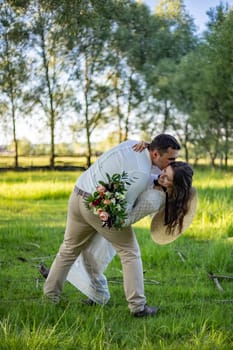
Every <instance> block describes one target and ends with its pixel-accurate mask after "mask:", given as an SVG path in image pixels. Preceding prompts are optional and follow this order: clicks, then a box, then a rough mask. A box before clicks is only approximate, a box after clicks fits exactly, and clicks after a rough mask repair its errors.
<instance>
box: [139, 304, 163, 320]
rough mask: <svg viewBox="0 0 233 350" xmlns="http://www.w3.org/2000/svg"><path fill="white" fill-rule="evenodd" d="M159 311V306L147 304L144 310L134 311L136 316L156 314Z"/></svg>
mask: <svg viewBox="0 0 233 350" xmlns="http://www.w3.org/2000/svg"><path fill="white" fill-rule="evenodd" d="M158 311H159V308H158V307H154V306H148V305H145V306H144V309H143V310H142V311H138V312H133V316H134V317H146V316H154V315H155V314H156V313H157V312H158Z"/></svg>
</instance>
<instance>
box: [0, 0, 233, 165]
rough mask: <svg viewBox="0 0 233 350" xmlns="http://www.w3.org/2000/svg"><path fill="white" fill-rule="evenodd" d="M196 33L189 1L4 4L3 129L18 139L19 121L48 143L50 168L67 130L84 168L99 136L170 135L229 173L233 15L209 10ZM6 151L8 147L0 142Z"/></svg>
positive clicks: (0, 19)
mask: <svg viewBox="0 0 233 350" xmlns="http://www.w3.org/2000/svg"><path fill="white" fill-rule="evenodd" d="M208 15H209V22H208V25H207V30H206V32H204V33H203V34H202V35H201V36H200V35H197V32H196V28H195V26H194V22H193V19H192V17H191V16H190V15H189V14H188V12H187V10H186V8H185V6H184V3H183V1H182V0H160V1H159V2H158V6H157V7H156V9H155V13H153V14H151V13H150V11H149V9H148V8H147V7H146V6H145V5H143V4H142V3H141V2H136V1H132V0H117V1H116V0H59V1H57V0H17V1H16V0H11V1H10V0H9V1H6V0H3V1H1V6H0V35H1V45H0V71H1V73H0V89H1V91H0V92H1V94H0V121H1V129H2V131H3V132H5V135H9V134H10V135H12V141H13V145H14V157H15V158H14V160H15V162H14V163H15V167H17V166H18V156H19V150H18V146H19V140H18V138H17V130H18V127H19V125H20V121H21V119H22V118H25V120H27V122H28V123H29V125H31V127H32V128H33V127H39V126H40V127H41V126H42V127H41V129H42V132H44V133H47V132H48V133H49V135H50V143H49V144H50V146H49V147H50V149H49V154H50V167H51V168H53V167H54V159H55V156H56V141H59V135H60V133H61V132H63V133H70V135H71V142H79V138H80V137H81V135H82V134H83V132H84V133H85V139H86V151H85V153H86V157H87V166H89V165H90V164H91V156H92V152H93V149H92V142H93V141H94V140H93V139H92V137H93V133H94V132H95V131H96V130H97V129H98V130H106V129H107V128H109V130H111V131H112V130H113V134H114V137H115V139H116V142H121V141H123V140H125V139H127V138H128V137H129V133H131V132H136V131H137V132H140V135H141V137H142V138H144V139H147V140H150V139H151V135H156V134H158V133H159V132H169V133H172V134H173V135H175V136H176V137H177V138H178V139H179V141H180V143H181V144H182V146H183V149H184V151H185V158H186V160H187V161H188V160H189V158H190V157H191V156H192V158H195V161H196V162H198V159H199V158H203V156H204V157H206V155H208V157H209V159H210V161H211V164H212V165H215V162H216V159H217V158H220V159H222V163H223V165H225V166H227V165H228V159H229V157H230V150H231V149H232V142H233V139H232V129H233V112H232V111H233V83H232V82H233V60H232V57H233V40H232V33H233V11H232V9H230V8H229V7H228V5H227V4H224V5H223V4H222V3H221V4H220V5H219V6H217V7H216V8H213V9H210V10H209V13H208ZM1 144H4V140H1Z"/></svg>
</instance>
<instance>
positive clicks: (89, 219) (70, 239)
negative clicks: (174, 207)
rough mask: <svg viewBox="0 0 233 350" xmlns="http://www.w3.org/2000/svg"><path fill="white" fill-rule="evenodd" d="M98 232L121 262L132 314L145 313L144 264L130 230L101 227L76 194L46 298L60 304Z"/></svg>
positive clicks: (72, 195) (53, 267)
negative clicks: (78, 262)
mask: <svg viewBox="0 0 233 350" xmlns="http://www.w3.org/2000/svg"><path fill="white" fill-rule="evenodd" d="M96 232H99V233H100V234H102V235H103V236H104V237H105V238H106V239H107V240H108V241H110V242H111V243H112V245H113V247H114V248H115V250H116V252H117V254H118V255H119V257H120V259H121V264H122V269H123V277H124V291H125V296H126V300H127V302H128V305H129V309H130V311H131V312H137V311H141V310H143V309H144V305H145V304H146V299H145V296H144V280H143V268H142V260H141V255H140V248H139V245H138V242H137V239H136V237H135V234H134V232H133V230H132V228H131V226H129V227H125V228H123V229H121V230H117V229H115V228H111V229H109V228H106V227H102V223H101V221H100V219H99V218H98V216H97V215H94V214H93V213H92V212H91V211H90V210H89V209H87V208H86V205H85V200H84V198H83V197H82V196H80V195H77V194H76V193H75V192H73V193H72V194H71V196H70V199H69V205H68V214H67V225H66V231H65V236H64V240H63V243H62V244H61V246H60V249H59V252H58V254H57V256H56V258H55V260H54V262H53V264H52V266H51V269H50V272H49V275H48V277H47V279H46V282H45V284H44V294H45V295H46V296H47V297H48V298H49V299H52V300H54V301H55V302H58V301H59V299H60V295H61V292H62V288H63V284H64V282H65V280H66V277H67V274H68V272H69V269H70V267H71V266H72V264H73V263H74V261H75V260H76V258H77V256H78V255H79V254H80V252H81V250H82V249H83V247H84V246H85V245H86V244H87V243H88V242H89V241H90V240H91V238H92V237H93V236H94V235H95V234H96Z"/></svg>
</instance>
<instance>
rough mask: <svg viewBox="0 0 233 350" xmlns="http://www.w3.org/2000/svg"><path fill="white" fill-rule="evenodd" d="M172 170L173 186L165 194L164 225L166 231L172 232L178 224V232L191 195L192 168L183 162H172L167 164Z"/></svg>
mask: <svg viewBox="0 0 233 350" xmlns="http://www.w3.org/2000/svg"><path fill="white" fill-rule="evenodd" d="M169 165H170V166H171V167H172V169H173V171H174V175H173V188H172V191H171V193H169V195H168V196H167V204H166V212H165V225H167V231H168V233H169V234H172V232H173V229H174V228H175V226H177V225H178V227H179V232H181V230H182V226H183V219H184V216H185V214H186V213H187V211H188V201H189V199H190V197H191V189H192V178H193V170H192V168H191V166H190V165H189V164H187V163H184V162H172V163H170V164H169Z"/></svg>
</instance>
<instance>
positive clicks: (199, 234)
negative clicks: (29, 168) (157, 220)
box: [0, 169, 233, 350]
mask: <svg viewBox="0 0 233 350" xmlns="http://www.w3.org/2000/svg"><path fill="white" fill-rule="evenodd" d="M78 175H79V173H77V172H45V171H41V172H39V171H38V172H20V173H14V172H6V173H2V174H1V178H0V196H1V201H0V210H1V221H0V264H1V266H0V271H1V274H0V297H1V303H0V315H1V317H0V349H1V350H18V349H21V350H36V349H37V350H55V349H56V350H73V349H75V350H76V349H79V350H82V349H85V350H86V349H88V350H89V349H90V350H95V349H96V350H97V349H98V350H102V349H103V350H105V349H106V350H108V349H109V350H110V349H114V350H116V349H119V350H122V349H126V350H127V349H130V350H131V349H134V350H139V349H145V350H152V349H153V350H154V349H155V350H157V349H169V350H171V349H172V350H180V349H181V350H193V349H195V350H215V349H219V350H229V349H233V333H232V324H233V280H231V279H219V282H220V286H221V288H222V289H219V288H220V287H219V288H218V287H217V285H216V284H215V283H214V281H213V279H211V278H209V276H208V273H210V272H212V273H215V274H217V275H224V276H233V207H232V198H233V177H232V173H230V172H222V171H211V170H208V169H205V170H200V169H199V170H197V171H195V179H194V185H195V186H196V188H197V190H198V196H199V204H198V211H197V214H196V217H195V219H194V222H193V224H192V225H191V227H190V228H189V229H188V230H187V232H185V234H183V236H182V237H180V238H179V239H178V240H177V241H175V242H174V243H172V244H170V245H167V246H158V245H155V244H154V243H153V242H152V240H151V238H150V234H149V228H148V227H149V222H150V219H149V218H148V217H147V218H145V219H143V220H141V221H140V222H138V223H136V224H135V225H134V227H135V231H136V234H137V237H138V241H139V243H140V246H141V252H142V257H143V264H144V270H145V271H146V272H145V289H146V295H147V299H148V303H149V304H150V305H158V306H159V307H160V312H159V313H158V316H156V317H155V318H143V319H136V318H133V317H132V316H131V315H130V313H129V310H128V307H127V303H126V301H125V297H124V293H123V287H122V272H121V265H120V262H119V259H118V257H116V258H115V259H114V260H113V262H112V263H111V264H110V266H109V267H108V269H107V273H106V274H107V277H108V281H109V288H110V292H111V299H110V301H109V303H108V304H107V305H106V306H104V307H102V306H86V305H83V304H81V303H80V300H81V299H82V298H83V295H82V294H81V293H80V292H79V291H78V290H76V289H75V288H74V287H73V286H72V285H70V284H69V283H66V284H65V288H64V291H63V298H62V301H61V303H60V304H58V305H56V306H53V305H48V304H45V303H43V300H42V286H43V280H42V278H41V277H40V275H39V273H38V265H39V264H40V263H41V262H44V263H45V264H46V265H48V266H49V265H50V264H51V262H52V261H53V258H54V255H55V254H56V252H57V250H58V247H59V245H60V243H61V241H62V238H63V233H64V228H65V220H66V210H67V201H68V197H69V194H70V192H71V190H72V188H73V185H74V183H75V181H76V178H77V176H78ZM156 282H159V283H158V284H157V283H156Z"/></svg>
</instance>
